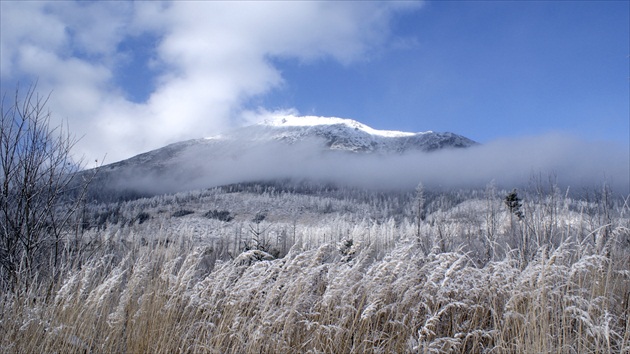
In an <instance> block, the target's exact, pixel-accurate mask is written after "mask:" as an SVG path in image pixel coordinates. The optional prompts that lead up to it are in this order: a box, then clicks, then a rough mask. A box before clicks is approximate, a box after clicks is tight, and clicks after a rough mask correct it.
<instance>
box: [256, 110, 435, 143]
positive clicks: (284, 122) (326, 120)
mask: <svg viewBox="0 0 630 354" xmlns="http://www.w3.org/2000/svg"><path fill="white" fill-rule="evenodd" d="M259 124H260V125H267V126H275V127H313V126H320V125H338V124H342V125H345V126H348V127H350V128H353V129H356V130H361V131H364V132H366V133H368V134H370V135H377V136H382V137H388V138H399V137H405V136H413V135H416V134H418V133H409V132H401V131H395V130H377V129H373V128H371V127H368V126H367V125H365V124H362V123H359V122H357V121H356V120H352V119H347V118H337V117H317V116H301V117H296V116H293V115H287V116H277V117H274V118H271V119H266V120H264V121H263V122H262V123H259ZM426 133H432V132H430V131H429V132H426ZM419 134H423V133H419Z"/></svg>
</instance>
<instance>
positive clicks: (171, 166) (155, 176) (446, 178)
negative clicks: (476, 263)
mask: <svg viewBox="0 0 630 354" xmlns="http://www.w3.org/2000/svg"><path fill="white" fill-rule="evenodd" d="M251 144H252V143H251V142H245V141H238V140H235V141H231V142H223V143H220V144H217V145H209V146H205V147H204V146H203V145H201V146H196V147H195V148H192V149H187V150H184V152H183V153H181V154H179V155H177V156H176V158H175V159H174V160H172V161H170V162H167V164H166V165H164V166H163V167H162V169H161V170H158V171H156V172H155V173H150V172H149V173H148V172H147V171H151V169H148V170H147V169H142V170H133V169H131V170H126V174H124V175H122V178H120V181H121V182H120V183H121V184H120V185H119V186H122V187H130V188H135V189H140V190H143V191H145V192H146V191H148V192H159V193H162V192H173V191H181V190H188V189H197V188H207V187H214V186H220V185H225V184H231V183H238V182H250V181H261V180H273V179H285V178H291V179H294V180H297V181H300V180H312V181H323V182H333V183H337V184H341V185H350V186H359V187H365V188H377V189H413V188H414V187H415V186H416V185H417V184H418V182H422V183H423V184H424V185H425V186H427V187H429V188H471V187H472V188H484V187H485V186H486V185H487V184H488V183H490V182H494V183H496V184H497V185H498V186H500V187H502V188H507V189H511V188H522V187H528V186H529V185H530V184H531V183H533V182H534V181H535V180H536V179H538V180H539V182H542V183H544V184H545V185H546V184H547V182H548V181H549V179H551V180H552V181H554V182H555V183H557V185H558V186H560V187H561V188H567V187H570V188H571V190H572V191H576V192H582V191H583V190H584V189H585V188H587V189H592V188H600V187H601V186H602V184H603V183H607V184H608V185H610V186H611V187H612V189H613V191H614V192H616V193H622V194H627V193H628V192H630V190H629V189H630V177H629V169H630V166H629V164H628V161H629V158H630V157H629V155H628V152H627V151H625V149H623V148H622V147H621V146H619V145H615V144H608V143H597V142H585V141H581V140H578V139H575V138H572V137H569V136H564V135H554V134H551V135H545V136H538V137H527V138H518V139H511V140H509V141H508V140H505V141H495V142H492V143H488V144H484V145H478V146H474V147H471V148H467V149H447V150H440V151H434V152H431V153H423V152H414V153H406V154H402V155H397V154H394V155H387V156H383V155H378V154H374V155H371V154H355V153H340V152H331V151H325V150H323V149H322V147H323V146H322V144H323V143H322V142H321V141H317V140H310V141H302V142H301V143H299V144H296V145H292V146H291V147H290V148H287V146H286V145H285V144H284V143H271V144H264V145H251ZM117 173H120V172H117ZM112 177H121V175H120V174H115V175H113V176H112Z"/></svg>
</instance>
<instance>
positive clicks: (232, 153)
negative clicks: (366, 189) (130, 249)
mask: <svg viewBox="0 0 630 354" xmlns="http://www.w3.org/2000/svg"><path fill="white" fill-rule="evenodd" d="M475 145H478V143H477V142H475V141H473V140H471V139H468V138H466V137H463V136H461V135H457V134H454V133H450V132H444V133H439V132H433V131H428V132H420V133H410V132H400V131H392V130H377V129H373V128H371V127H369V126H367V125H365V124H363V123H360V122H358V121H355V120H351V119H344V118H335V117H295V116H280V117H274V118H273V119H271V120H266V121H262V122H259V123H257V124H252V125H248V126H243V127H240V128H236V129H234V130H230V131H227V132H225V133H223V134H220V135H217V136H212V137H207V138H200V139H191V140H186V141H181V142H177V143H173V144H170V145H167V146H164V147H162V148H159V149H155V150H151V151H148V152H145V153H142V154H139V155H136V156H134V157H131V158H129V159H126V160H122V161H119V162H115V163H112V164H108V165H104V166H102V167H100V169H99V175H100V177H98V178H97V180H98V182H97V183H99V184H101V186H99V188H106V189H107V188H109V189H110V190H115V189H116V188H128V189H129V188H131V189H134V190H139V189H144V190H149V189H158V188H157V186H167V188H165V189H166V190H168V191H169V192H170V191H173V190H178V191H181V190H184V189H186V188H188V189H196V188H206V187H213V186H219V185H226V184H232V183H241V182H251V181H256V180H262V179H267V180H269V179H278V178H279V179H283V178H291V177H296V176H299V177H296V178H316V179H317V178H320V179H321V178H323V179H326V178H329V177H330V176H332V175H331V174H330V173H333V174H334V171H333V169H335V168H337V169H338V168H340V167H339V166H340V165H341V166H345V165H347V164H348V163H351V164H353V165H357V166H360V165H361V164H362V163H363V162H361V161H364V160H365V159H366V158H368V157H369V156H375V157H377V159H371V158H370V159H369V160H370V161H371V162H372V166H374V164H378V163H380V162H378V161H381V162H385V161H387V159H388V158H389V157H392V158H393V157H395V156H403V155H405V156H406V155H408V154H409V153H421V154H431V153H432V152H434V151H437V150H444V149H461V148H468V147H471V146H475ZM375 161H376V162H375ZM332 166H335V167H332ZM326 171H330V172H326ZM330 178H333V177H330Z"/></svg>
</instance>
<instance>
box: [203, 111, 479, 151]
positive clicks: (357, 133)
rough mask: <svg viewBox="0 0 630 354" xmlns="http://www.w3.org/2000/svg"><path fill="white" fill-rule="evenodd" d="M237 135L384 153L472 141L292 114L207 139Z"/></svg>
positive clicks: (430, 133)
mask: <svg viewBox="0 0 630 354" xmlns="http://www.w3.org/2000/svg"><path fill="white" fill-rule="evenodd" d="M239 138H240V139H244V140H248V141H250V142H267V141H281V142H286V143H289V144H296V143H300V142H301V141H304V140H309V139H320V140H321V141H322V143H323V146H325V147H326V148H327V149H329V150H339V151H348V152H369V153H384V154H388V153H404V152H407V151H413V150H417V151H425V152H428V151H434V150H438V149H443V148H465V147H470V146H472V145H475V144H476V142H474V141H472V140H470V139H468V138H465V137H463V136H461V135H457V134H453V133H436V132H432V131H427V132H422V133H409V132H400V131H391V130H376V129H373V128H371V127H369V126H367V125H365V124H362V123H359V122H357V121H355V120H352V119H343V118H329V117H295V116H284V117H277V118H273V119H269V120H265V121H263V122H262V123H259V124H255V125H250V126H246V127H243V128H239V129H236V130H234V131H232V132H230V133H228V134H226V135H224V136H218V137H214V138H210V139H211V140H212V139H216V140H221V139H239Z"/></svg>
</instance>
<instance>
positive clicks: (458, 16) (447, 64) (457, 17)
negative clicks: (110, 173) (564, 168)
mask: <svg viewBox="0 0 630 354" xmlns="http://www.w3.org/2000/svg"><path fill="white" fill-rule="evenodd" d="M0 10H1V12H0V15H1V20H2V21H1V23H0V26H1V28H0V29H1V31H0V43H1V45H2V46H1V48H0V49H1V50H0V55H1V56H0V59H1V60H0V69H1V70H0V80H1V84H2V90H3V92H4V91H7V90H8V91H12V90H13V89H14V88H15V83H16V82H21V83H28V82H32V81H33V80H35V79H37V80H38V88H39V90H40V91H43V92H48V91H52V92H53V95H52V98H51V102H50V109H51V111H52V112H53V113H54V114H55V117H57V118H58V119H63V120H66V121H67V122H68V123H69V126H70V128H71V129H72V130H73V131H74V132H75V134H76V135H77V136H80V137H82V139H81V141H80V143H79V144H78V145H77V153H78V154H80V155H83V156H86V157H87V158H88V159H90V160H93V159H94V158H99V159H102V156H105V155H106V156H107V158H106V161H107V162H113V161H117V160H120V159H123V158H127V157H130V156H133V155H135V154H137V153H140V152H143V151H147V150H150V149H154V148H158V147H161V146H163V145H165V144H167V143H172V142H176V141H180V140H184V139H191V138H198V137H203V136H209V135H214V134H216V133H218V132H220V131H222V130H225V129H230V128H231V127H235V126H238V125H242V124H247V123H250V122H252V121H256V120H258V119H261V118H262V117H265V116H267V115H269V114H276V113H277V112H287V111H289V112H293V113H295V114H300V115H318V116H335V117H344V118H352V119H356V120H358V121H361V122H363V123H365V124H367V125H370V126H372V127H374V128H377V129H389V130H404V131H426V130H434V131H452V132H455V133H459V134H462V135H465V136H467V137H469V138H472V139H474V140H477V141H479V142H482V143H487V142H491V141H495V140H497V139H510V138H519V137H531V136H540V135H545V134H550V133H554V134H557V133H560V134H568V135H572V136H574V137H577V138H579V139H583V140H586V141H608V142H612V143H616V144H619V146H620V148H623V149H626V150H627V149H628V144H629V139H630V123H629V120H630V91H629V88H630V69H629V68H630V57H629V55H630V27H629V26H630V18H629V14H630V7H629V2H627V1H618V2H606V1H590V2H589V1H575V2H572V1H561V2H551V1H549V2H547V1H540V2H530V1H514V2H481V1H466V2H463V1H462V2H458V1H442V2H433V1H429V2H422V3H420V2H399V3H394V2H383V3H380V2H343V3H333V2H297V3H289V2H273V3H261V2H255V3H252V2H249V3H244V2H242V3H234V2H224V3H223V2H176V3H168V2H166V3H158V2H136V3H131V2H75V1H53V2H37V1H29V2H18V1H2V2H0Z"/></svg>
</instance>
